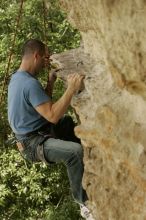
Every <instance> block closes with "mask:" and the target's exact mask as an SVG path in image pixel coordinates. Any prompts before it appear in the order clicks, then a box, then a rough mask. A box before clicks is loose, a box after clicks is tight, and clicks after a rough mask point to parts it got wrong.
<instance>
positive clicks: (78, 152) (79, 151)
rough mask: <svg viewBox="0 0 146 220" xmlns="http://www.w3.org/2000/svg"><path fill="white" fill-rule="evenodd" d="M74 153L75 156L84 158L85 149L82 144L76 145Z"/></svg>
mask: <svg viewBox="0 0 146 220" xmlns="http://www.w3.org/2000/svg"><path fill="white" fill-rule="evenodd" d="M72 151H73V153H74V154H76V155H79V156H80V157H83V147H82V146H81V145H80V144H78V143H75V144H74V146H73V149H72Z"/></svg>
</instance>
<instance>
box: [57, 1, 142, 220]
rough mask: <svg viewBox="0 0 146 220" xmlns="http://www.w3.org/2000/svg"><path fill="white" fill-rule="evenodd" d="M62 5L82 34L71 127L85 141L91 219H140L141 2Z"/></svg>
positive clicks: (90, 2) (66, 3)
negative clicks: (80, 83) (75, 122)
mask: <svg viewBox="0 0 146 220" xmlns="http://www.w3.org/2000/svg"><path fill="white" fill-rule="evenodd" d="M60 5H61V7H62V8H63V9H64V10H66V12H67V14H68V19H69V21H70V23H71V24H72V25H73V26H74V27H76V28H78V30H79V31H80V33H81V36H82V45H83V48H82V50H83V53H81V54H80V56H81V57H80V58H82V63H84V67H82V69H83V70H85V69H86V70H87V71H85V73H86V78H85V89H84V90H83V91H82V92H81V93H79V94H78V95H76V96H75V97H74V99H73V102H72V105H73V107H74V108H75V109H76V112H77V114H78V115H79V117H80V121H81V124H80V125H79V126H78V127H76V129H75V132H76V134H77V136H78V137H80V138H81V140H82V144H83V147H84V163H85V173H84V178H83V185H84V187H85V189H86V190H87V193H88V196H89V202H88V206H89V207H90V209H91V210H92V213H93V215H94V217H95V219H96V220H97V219H98V220H145V219H146V86H145V81H146V1H145V0H128V1H124V0H60ZM84 54H87V55H88V57H89V60H90V65H89V62H87V59H86V58H87V56H84ZM89 66H90V68H89Z"/></svg>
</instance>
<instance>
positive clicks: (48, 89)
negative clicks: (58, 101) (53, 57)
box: [45, 70, 58, 97]
mask: <svg viewBox="0 0 146 220" xmlns="http://www.w3.org/2000/svg"><path fill="white" fill-rule="evenodd" d="M57 71H58V70H53V71H52V72H50V74H49V77H48V81H47V85H46V88H45V91H46V93H47V94H48V95H49V96H50V97H52V93H53V87H54V83H55V81H56V79H57Z"/></svg>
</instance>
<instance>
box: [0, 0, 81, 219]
mask: <svg viewBox="0 0 146 220" xmlns="http://www.w3.org/2000/svg"><path fill="white" fill-rule="evenodd" d="M42 3H43V1H42V0H37V1H36V0H31V1H29V0H26V1H24V6H23V13H22V17H21V20H20V25H19V28H18V30H17V36H16V42H15V47H14V48H12V41H13V37H14V34H15V31H16V20H17V17H18V13H19V7H20V1H18V0H9V1H6V0H1V4H0V23H1V26H0V54H1V55H0V95H1V94H2V92H3V97H4V99H3V102H1V103H0V107H1V113H0V118H1V120H0V167H1V173H0V219H2V220H20V219H21V220H36V219H39V220H78V219H80V215H79V210H78V209H79V207H78V205H77V204H76V203H75V202H74V201H73V199H72V197H71V195H70V189H69V183H68V178H67V175H66V169H65V167H64V166H63V165H55V164H53V165H50V166H46V165H44V164H27V163H26V162H25V161H24V160H23V159H22V157H21V156H20V154H19V153H18V151H17V150H15V147H14V146H10V144H9V145H8V144H7V145H6V141H7V140H8V139H10V138H9V137H11V136H12V134H11V129H10V128H9V125H8V122H7V102H6V96H7V84H8V81H9V78H10V75H11V72H13V71H15V70H16V69H17V68H18V66H19V64H20V57H21V47H22V45H23V43H24V42H25V41H26V40H27V39H30V38H37V39H41V40H43V41H44V39H45V37H44V28H43V27H44V14H43V12H44V11H43V4H42ZM48 4H49V9H47V10H46V15H45V16H46V39H47V42H46V44H47V46H48V47H49V50H50V52H51V53H59V52H62V51H65V50H68V49H71V48H75V47H78V46H79V43H80V35H79V33H78V31H77V30H75V29H73V28H72V27H71V26H70V25H69V23H68V22H67V19H66V14H65V13H64V12H62V11H61V10H60V8H59V5H58V1H57V0H50V1H48ZM11 50H13V56H12V61H11V66H10V70H9V73H8V77H7V78H6V87H5V88H4V91H2V88H3V83H4V77H5V74H6V69H7V64H8V59H9V54H10V52H11ZM43 74H44V75H41V80H42V82H43V83H45V80H46V77H47V75H48V73H47V72H46V73H43ZM63 91H64V88H63V82H62V81H61V80H58V81H57V83H56V86H55V90H54V94H53V96H54V100H56V99H58V98H59V97H60V96H61V95H62V93H63Z"/></svg>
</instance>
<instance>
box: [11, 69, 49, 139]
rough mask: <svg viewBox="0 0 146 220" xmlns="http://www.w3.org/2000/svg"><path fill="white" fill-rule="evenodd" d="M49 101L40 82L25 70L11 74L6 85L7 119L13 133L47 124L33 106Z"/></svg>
mask: <svg viewBox="0 0 146 220" xmlns="http://www.w3.org/2000/svg"><path fill="white" fill-rule="evenodd" d="M48 101H51V98H50V97H49V96H48V95H47V94H46V93H45V91H44V89H43V87H42V85H41V84H40V82H39V81H38V80H37V79H36V78H34V77H33V76H32V75H31V74H29V73H27V72H25V71H17V72H16V73H14V74H13V75H12V78H11V80H10V83H9V86H8V120H9V124H10V126H11V128H12V130H13V132H14V133H15V134H18V135H21V134H22V135H23V134H27V133H29V132H32V131H35V130H37V129H39V128H40V127H42V126H43V125H45V124H47V123H48V121H47V120H46V119H45V118H43V117H42V116H41V115H40V114H39V113H38V112H37V111H36V110H35V107H36V106H38V105H40V104H42V103H45V102H48Z"/></svg>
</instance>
